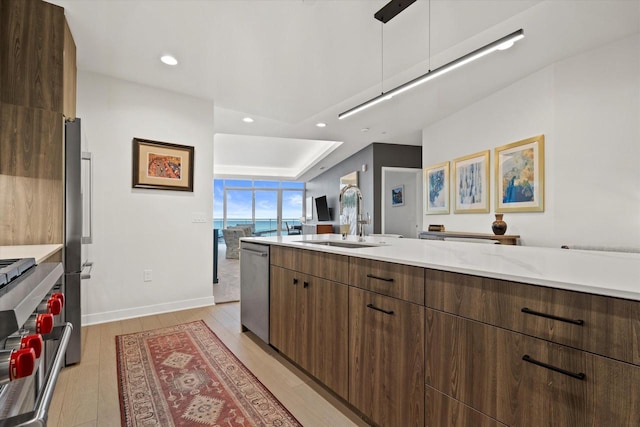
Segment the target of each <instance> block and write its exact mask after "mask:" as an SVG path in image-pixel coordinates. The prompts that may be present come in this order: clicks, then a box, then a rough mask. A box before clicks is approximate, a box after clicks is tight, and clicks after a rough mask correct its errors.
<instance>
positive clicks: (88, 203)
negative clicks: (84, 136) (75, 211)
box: [81, 151, 93, 243]
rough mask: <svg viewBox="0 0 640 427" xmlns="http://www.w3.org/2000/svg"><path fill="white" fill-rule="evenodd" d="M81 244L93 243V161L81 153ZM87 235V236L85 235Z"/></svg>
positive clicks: (89, 155)
mask: <svg viewBox="0 0 640 427" xmlns="http://www.w3.org/2000/svg"><path fill="white" fill-rule="evenodd" d="M81 182H82V187H81V188H82V243H92V242H93V159H92V158H91V153H89V152H86V151H83V152H82V178H81ZM85 233H87V235H85Z"/></svg>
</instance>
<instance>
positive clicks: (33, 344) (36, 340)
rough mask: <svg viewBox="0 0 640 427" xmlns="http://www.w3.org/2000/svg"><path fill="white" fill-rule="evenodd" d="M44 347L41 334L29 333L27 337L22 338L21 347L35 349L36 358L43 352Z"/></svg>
mask: <svg viewBox="0 0 640 427" xmlns="http://www.w3.org/2000/svg"><path fill="white" fill-rule="evenodd" d="M42 347H44V341H43V340H42V335H40V334H33V335H27V336H26V337H22V340H20V348H31V349H33V352H34V353H35V355H36V359H38V358H40V355H41V354H42Z"/></svg>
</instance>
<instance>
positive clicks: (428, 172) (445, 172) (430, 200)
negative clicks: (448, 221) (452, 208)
mask: <svg viewBox="0 0 640 427" xmlns="http://www.w3.org/2000/svg"><path fill="white" fill-rule="evenodd" d="M422 187H423V189H424V190H423V192H424V197H423V199H424V214H425V215H441V214H448V213H449V162H444V163H439V164H437V165H433V166H430V167H428V168H425V169H424V183H423V186H422Z"/></svg>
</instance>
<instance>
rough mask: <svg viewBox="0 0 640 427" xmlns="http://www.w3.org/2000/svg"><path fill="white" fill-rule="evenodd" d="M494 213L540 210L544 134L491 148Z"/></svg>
mask: <svg viewBox="0 0 640 427" xmlns="http://www.w3.org/2000/svg"><path fill="white" fill-rule="evenodd" d="M495 171H496V212H542V211H544V135H538V136H534V137H533V138H527V139H523V140H522V141H517V142H514V143H512V144H507V145H503V146H502V147H497V148H496V149H495Z"/></svg>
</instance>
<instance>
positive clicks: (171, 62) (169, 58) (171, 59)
mask: <svg viewBox="0 0 640 427" xmlns="http://www.w3.org/2000/svg"><path fill="white" fill-rule="evenodd" d="M160 61H162V62H164V63H165V64H167V65H178V60H177V59H176V58H174V57H173V56H171V55H163V56H161V57H160Z"/></svg>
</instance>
